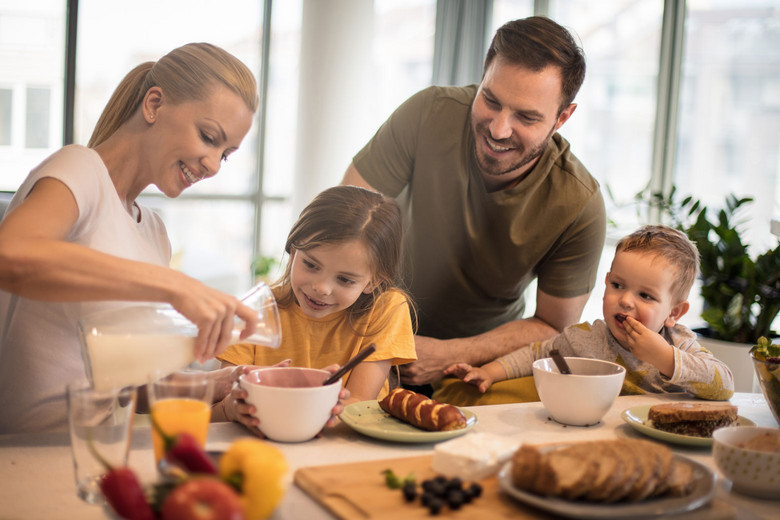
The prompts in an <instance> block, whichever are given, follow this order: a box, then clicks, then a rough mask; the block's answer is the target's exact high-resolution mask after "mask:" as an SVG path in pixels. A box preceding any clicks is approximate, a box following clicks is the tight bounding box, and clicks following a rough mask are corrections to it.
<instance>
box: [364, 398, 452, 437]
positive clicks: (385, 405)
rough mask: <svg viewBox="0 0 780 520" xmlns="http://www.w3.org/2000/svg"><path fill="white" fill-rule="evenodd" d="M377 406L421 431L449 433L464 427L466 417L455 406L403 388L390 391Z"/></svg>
mask: <svg viewBox="0 0 780 520" xmlns="http://www.w3.org/2000/svg"><path fill="white" fill-rule="evenodd" d="M379 406H380V407H381V408H382V410H384V411H385V412H387V413H389V414H390V415H392V416H393V417H395V418H396V419H400V420H402V421H404V422H406V423H409V424H411V425H412V426H415V427H417V428H421V429H423V430H428V431H450V430H459V429H461V428H465V427H466V417H465V416H464V415H463V412H461V411H460V410H458V408H456V407H455V406H452V405H450V404H443V403H440V402H438V401H434V400H433V399H428V398H427V397H426V396H424V395H422V394H418V393H417V392H412V391H411V390H406V389H404V388H396V389H394V390H392V391H391V392H390V393H389V394H387V396H386V397H385V398H384V399H382V400H381V401H379Z"/></svg>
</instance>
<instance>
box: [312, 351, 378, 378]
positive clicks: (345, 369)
mask: <svg viewBox="0 0 780 520" xmlns="http://www.w3.org/2000/svg"><path fill="white" fill-rule="evenodd" d="M375 350H376V343H371V344H370V345H369V346H367V347H366V348H364V349H363V350H361V351H360V352H358V353H357V354H355V357H353V358H352V359H350V360H349V361H347V362H346V363H344V366H343V367H341V368H339V369H338V370H336V371H335V372H333V375H331V376H330V377H329V378H328V379H326V380H325V382H324V383H322V386H327V385H329V384H331V383H334V382H336V381H338V380H339V378H340V377H341V376H343V375H344V374H346V373H347V372H349V371H350V370H352V369H353V368H355V365H357V364H358V363H360V362H361V361H363V360H364V359H366V358H367V357H368V356H370V355H371V354H373V353H374V351H375Z"/></svg>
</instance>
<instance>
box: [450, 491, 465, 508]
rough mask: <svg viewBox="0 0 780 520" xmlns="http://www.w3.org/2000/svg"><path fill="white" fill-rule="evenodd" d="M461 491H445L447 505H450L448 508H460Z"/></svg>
mask: <svg viewBox="0 0 780 520" xmlns="http://www.w3.org/2000/svg"><path fill="white" fill-rule="evenodd" d="M463 502H464V500H463V492H462V491H459V490H457V489H451V490H450V491H449V493H447V505H448V506H450V509H460V506H462V505H463Z"/></svg>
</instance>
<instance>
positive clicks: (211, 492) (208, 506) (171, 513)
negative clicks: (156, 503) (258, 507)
mask: <svg viewBox="0 0 780 520" xmlns="http://www.w3.org/2000/svg"><path fill="white" fill-rule="evenodd" d="M162 520H244V509H243V507H242V506H241V500H240V499H239V497H238V493H236V491H235V490H234V489H233V488H231V487H230V486H228V485H227V484H225V483H224V482H222V481H221V480H217V479H216V478H210V477H196V478H193V479H190V480H188V481H187V482H184V483H183V484H181V485H179V486H177V487H176V489H174V490H173V491H171V493H170V494H169V495H168V497H167V498H166V499H165V502H164V503H163V507H162Z"/></svg>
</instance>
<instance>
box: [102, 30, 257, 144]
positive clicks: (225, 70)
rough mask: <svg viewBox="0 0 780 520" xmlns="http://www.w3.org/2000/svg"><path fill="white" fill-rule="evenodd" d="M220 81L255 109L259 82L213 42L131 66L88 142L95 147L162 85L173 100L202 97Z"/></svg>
mask: <svg viewBox="0 0 780 520" xmlns="http://www.w3.org/2000/svg"><path fill="white" fill-rule="evenodd" d="M217 85H224V86H226V87H227V88H229V89H230V90H232V91H233V92H235V93H236V94H238V95H239V96H240V97H241V99H243V100H244V102H245V103H246V106H247V107H249V109H250V110H251V111H252V112H253V113H254V112H255V111H257V106H258V104H259V98H258V94H257V82H256V81H255V78H254V76H253V75H252V72H251V71H250V70H249V68H247V66H246V65H244V64H243V63H242V62H241V60H239V59H238V58H236V57H235V56H233V55H232V54H230V53H229V52H227V51H225V50H224V49H221V48H219V47H217V46H215V45H212V44H210V43H188V44H187V45H183V46H181V47H178V48H176V49H174V50H172V51H171V52H169V53H168V54H166V55H165V56H163V57H162V58H160V59H159V60H158V61H157V62H151V61H149V62H146V63H142V64H140V65H138V66H137V67H135V68H134V69H133V70H131V71H130V72H129V73H128V74H127V76H125V77H124V79H123V80H122V81H121V82H120V83H119V85H118V86H117V88H116V90H115V91H114V93H113V94H112V95H111V99H109V100H108V104H106V107H105V108H104V109H103V113H102V114H101V115H100V118H99V119H98V122H97V124H96V125H95V130H94V131H93V132H92V137H90V139H89V143H88V145H87V146H89V147H90V148H94V147H95V146H97V145H99V144H100V143H102V142H103V141H105V140H106V139H108V138H109V137H111V135H113V133H114V132H116V131H117V129H119V127H120V126H122V125H123V124H124V123H125V122H127V121H128V120H129V119H130V117H131V116H132V115H133V114H134V113H135V111H136V110H137V109H138V106H139V105H140V103H141V100H143V98H144V96H145V95H146V92H147V91H148V90H149V89H150V88H152V87H155V86H157V87H160V88H161V89H162V90H163V92H164V93H165V95H166V96H168V98H169V99H170V100H171V101H172V102H173V103H182V102H184V101H202V100H204V99H206V98H208V96H209V95H210V94H211V93H212V92H213V89H214V87H216V86H217Z"/></svg>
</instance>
